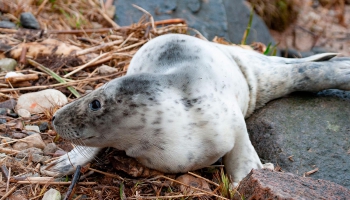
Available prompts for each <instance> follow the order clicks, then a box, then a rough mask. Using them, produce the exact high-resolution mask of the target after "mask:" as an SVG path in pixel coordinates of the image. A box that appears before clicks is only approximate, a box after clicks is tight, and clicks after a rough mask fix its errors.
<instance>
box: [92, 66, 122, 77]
mask: <svg viewBox="0 0 350 200" xmlns="http://www.w3.org/2000/svg"><path fill="white" fill-rule="evenodd" d="M97 70H98V73H99V74H100V75H108V74H112V73H115V72H118V69H116V68H114V67H110V66H108V65H102V66H101V67H99V68H97Z"/></svg>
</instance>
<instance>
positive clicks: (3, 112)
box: [0, 108, 8, 115]
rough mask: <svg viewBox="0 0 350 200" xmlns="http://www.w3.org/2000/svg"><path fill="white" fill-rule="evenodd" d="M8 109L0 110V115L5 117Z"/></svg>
mask: <svg viewBox="0 0 350 200" xmlns="http://www.w3.org/2000/svg"><path fill="white" fill-rule="evenodd" d="M7 113H8V109H7V108H0V115H7Z"/></svg>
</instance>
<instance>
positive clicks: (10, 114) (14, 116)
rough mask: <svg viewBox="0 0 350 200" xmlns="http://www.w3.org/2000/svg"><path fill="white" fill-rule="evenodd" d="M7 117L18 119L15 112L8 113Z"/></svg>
mask: <svg viewBox="0 0 350 200" xmlns="http://www.w3.org/2000/svg"><path fill="white" fill-rule="evenodd" d="M7 116H9V117H12V118H18V117H19V116H18V114H17V113H14V112H10V113H7Z"/></svg>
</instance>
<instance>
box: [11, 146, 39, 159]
mask: <svg viewBox="0 0 350 200" xmlns="http://www.w3.org/2000/svg"><path fill="white" fill-rule="evenodd" d="M34 154H37V155H41V156H42V155H43V150H41V149H39V148H36V147H30V148H27V149H23V150H21V151H20V152H19V153H17V155H16V158H18V159H22V158H25V157H28V156H29V155H34Z"/></svg>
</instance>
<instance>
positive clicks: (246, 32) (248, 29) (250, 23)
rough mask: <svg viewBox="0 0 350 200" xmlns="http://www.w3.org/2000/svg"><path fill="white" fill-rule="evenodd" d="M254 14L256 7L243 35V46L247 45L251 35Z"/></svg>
mask: <svg viewBox="0 0 350 200" xmlns="http://www.w3.org/2000/svg"><path fill="white" fill-rule="evenodd" d="M253 13H254V7H253V8H252V10H251V11H250V16H249V22H248V26H247V28H246V29H245V31H244V34H243V38H242V41H241V44H243V45H245V44H246V43H247V38H248V35H249V33H250V28H251V27H252V22H253Z"/></svg>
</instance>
